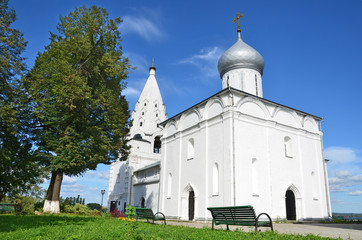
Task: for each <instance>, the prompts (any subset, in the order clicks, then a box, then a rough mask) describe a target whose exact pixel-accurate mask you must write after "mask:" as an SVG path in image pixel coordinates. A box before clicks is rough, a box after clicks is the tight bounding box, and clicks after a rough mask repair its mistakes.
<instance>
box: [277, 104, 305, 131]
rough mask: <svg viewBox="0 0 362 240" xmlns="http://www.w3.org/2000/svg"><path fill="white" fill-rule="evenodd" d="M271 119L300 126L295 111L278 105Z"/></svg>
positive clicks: (292, 125) (288, 124)
mask: <svg viewBox="0 0 362 240" xmlns="http://www.w3.org/2000/svg"><path fill="white" fill-rule="evenodd" d="M273 120H274V121H276V122H277V123H281V124H284V125H287V126H291V127H301V123H300V121H299V119H298V115H297V114H296V112H295V111H292V110H287V109H284V108H280V107H278V108H277V109H276V110H275V112H274V116H273Z"/></svg>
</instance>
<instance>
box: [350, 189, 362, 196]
mask: <svg viewBox="0 0 362 240" xmlns="http://www.w3.org/2000/svg"><path fill="white" fill-rule="evenodd" d="M348 195H350V196H361V195H362V191H361V190H356V191H353V192H349V193H348Z"/></svg>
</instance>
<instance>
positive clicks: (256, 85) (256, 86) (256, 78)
mask: <svg viewBox="0 0 362 240" xmlns="http://www.w3.org/2000/svg"><path fill="white" fill-rule="evenodd" d="M258 92H259V91H258V77H257V76H256V74H255V93H256V94H255V95H256V96H258Z"/></svg>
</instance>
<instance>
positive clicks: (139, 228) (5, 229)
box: [0, 215, 331, 240]
mask: <svg viewBox="0 0 362 240" xmlns="http://www.w3.org/2000/svg"><path fill="white" fill-rule="evenodd" d="M134 224H135V225H134ZM0 239H2V240H3V239H213V240H217V239H331V238H322V237H318V236H313V235H308V236H302V235H290V234H279V233H276V232H259V233H245V232H239V231H236V232H233V231H224V230H214V231H212V230H211V229H209V228H202V229H197V228H189V227H182V226H170V225H166V226H164V225H161V224H150V223H145V222H138V223H135V222H128V221H122V220H120V219H117V218H110V217H88V216H77V215H74V216H70V215H59V216H53V215H48V216H15V215H0Z"/></svg>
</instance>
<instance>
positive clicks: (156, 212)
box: [153, 212, 166, 219]
mask: <svg viewBox="0 0 362 240" xmlns="http://www.w3.org/2000/svg"><path fill="white" fill-rule="evenodd" d="M157 214H161V215H162V216H163V218H165V219H166V217H165V214H163V213H162V212H156V213H155V215H153V216H154V217H156V215H157Z"/></svg>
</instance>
